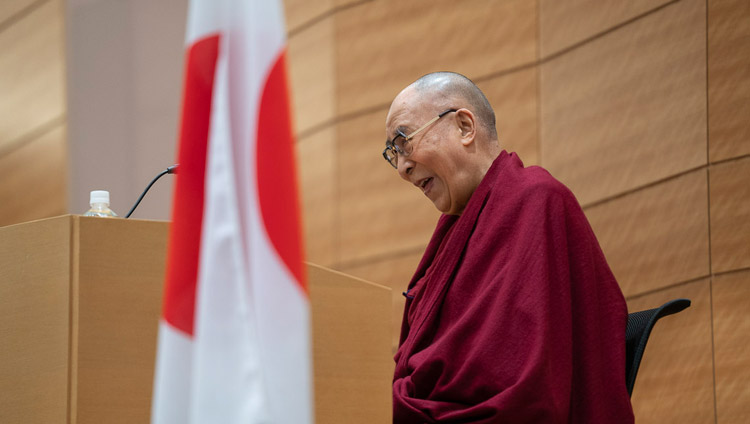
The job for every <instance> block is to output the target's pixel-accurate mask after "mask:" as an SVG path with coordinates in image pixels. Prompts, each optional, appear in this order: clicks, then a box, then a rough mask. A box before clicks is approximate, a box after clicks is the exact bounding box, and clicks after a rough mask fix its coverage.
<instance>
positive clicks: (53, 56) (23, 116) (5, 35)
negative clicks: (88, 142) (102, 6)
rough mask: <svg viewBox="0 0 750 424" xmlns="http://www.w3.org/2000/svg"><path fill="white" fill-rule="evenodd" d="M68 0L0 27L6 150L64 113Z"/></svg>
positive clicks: (0, 147) (1, 146) (1, 145)
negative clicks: (64, 51) (64, 54)
mask: <svg viewBox="0 0 750 424" xmlns="http://www.w3.org/2000/svg"><path fill="white" fill-rule="evenodd" d="M62 25H63V11H62V1H61V0H53V1H49V2H47V3H45V4H44V5H42V6H40V7H38V8H37V9H35V10H34V11H33V12H31V13H30V14H28V15H26V16H25V17H23V19H21V20H19V21H18V22H16V23H14V24H13V25H12V26H10V27H9V28H7V29H6V30H5V31H2V32H0V93H2V95H1V96H0V154H2V153H3V152H4V151H7V149H10V148H13V147H14V146H15V145H16V144H17V143H18V139H19V138H20V137H22V136H23V135H24V134H27V133H30V132H32V131H33V130H34V129H35V128H37V127H39V126H41V125H43V124H45V123H47V122H49V121H51V120H53V119H55V118H59V117H60V116H61V115H63V114H64V110H65V104H64V103H65V100H64V71H63V69H64V68H63V67H64V59H63V48H64V47H63V46H64V44H63V43H64V40H63V37H64V33H63V26H62Z"/></svg>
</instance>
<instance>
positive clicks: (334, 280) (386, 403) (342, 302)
mask: <svg viewBox="0 0 750 424" xmlns="http://www.w3.org/2000/svg"><path fill="white" fill-rule="evenodd" d="M307 272H308V274H309V276H310V282H311V284H310V303H311V317H312V334H313V364H314V379H313V381H314V384H315V421H316V422H318V423H342V424H343V423H373V424H375V423H378V424H385V423H390V422H391V420H392V414H391V401H392V400H391V399H392V397H391V381H392V379H393V368H394V365H395V364H394V363H393V360H392V359H391V355H390V349H389V343H388V342H389V340H390V325H389V322H388V320H389V318H390V316H389V313H390V308H389V306H390V297H391V294H390V293H389V292H390V290H388V289H387V288H386V287H383V286H379V285H377V284H372V283H368V282H366V281H361V280H358V279H355V278H352V277H351V276H348V275H345V274H342V273H339V272H336V271H332V270H328V269H324V268H321V267H318V266H315V265H311V264H308V267H307Z"/></svg>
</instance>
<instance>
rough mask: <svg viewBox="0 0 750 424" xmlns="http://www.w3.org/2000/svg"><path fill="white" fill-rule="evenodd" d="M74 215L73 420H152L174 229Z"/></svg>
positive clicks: (157, 224)
mask: <svg viewBox="0 0 750 424" xmlns="http://www.w3.org/2000/svg"><path fill="white" fill-rule="evenodd" d="M73 218H74V220H75V222H77V223H78V224H77V225H78V240H76V242H77V243H78V244H77V246H78V251H77V252H75V253H74V254H75V255H76V257H75V258H74V259H75V260H76V261H77V263H78V268H77V273H74V278H75V281H74V284H75V288H74V290H75V291H76V293H75V294H74V295H77V302H76V303H75V304H74V305H75V306H74V308H75V311H74V318H73V320H72V322H73V331H74V332H75V333H76V339H74V340H77V349H76V350H75V351H74V355H75V358H74V360H75V362H74V365H73V366H72V369H71V373H74V374H75V384H72V385H71V390H72V391H73V392H74V393H72V394H71V396H73V398H72V399H76V401H75V403H76V405H77V410H76V415H77V420H75V421H74V422H77V423H94V422H103V421H106V422H109V423H136V422H148V420H149V418H150V413H151V408H150V405H151V391H152V387H153V379H154V358H155V355H156V341H157V329H158V324H159V317H160V315H161V305H162V302H161V299H162V288H163V282H164V275H165V266H164V261H165V258H166V254H167V232H168V229H169V227H168V225H167V224H166V223H164V222H157V221H138V220H123V219H101V218H91V217H73ZM103 234H106V237H102V235H103Z"/></svg>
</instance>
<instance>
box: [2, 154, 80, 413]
mask: <svg viewBox="0 0 750 424" xmlns="http://www.w3.org/2000/svg"><path fill="white" fill-rule="evenodd" d="M0 169H3V167H2V166H0ZM70 225H71V224H70V219H69V218H68V217H59V218H53V219H49V220H44V221H41V222H36V223H30V224H24V225H14V226H10V227H5V228H0V281H2V284H0V340H1V342H0V376H1V377H0V393H2V395H0V422H2V423H4V424H12V423H18V424H22V423H66V422H68V358H69V357H68V352H69V331H70V328H69V313H70V306H69V293H70V290H69V289H70V282H69V276H70V255H69V251H70Z"/></svg>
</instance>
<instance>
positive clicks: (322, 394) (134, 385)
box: [0, 216, 393, 424]
mask: <svg viewBox="0 0 750 424" xmlns="http://www.w3.org/2000/svg"><path fill="white" fill-rule="evenodd" d="M167 232H168V223H165V222H153V221H140V220H124V219H105V218H88V217H80V216H61V217H57V218H50V219H45V220H40V221H35V222H29V223H25V224H19V225H12V226H8V227H4V228H0V423H3V424H6V423H45V424H46V423H70V424H80V423H105V422H106V423H147V422H149V417H150V408H151V391H152V385H153V374H154V358H155V354H156V338H157V328H158V319H159V315H160V310H161V294H162V286H163V281H164V260H165V256H166V249H167V247H166V240H167ZM308 272H309V282H310V294H311V303H312V320H313V360H314V377H315V397H316V402H315V408H316V419H317V422H318V423H339V422H340V423H351V422H357V423H386V422H390V416H391V385H390V383H391V376H392V370H393V365H392V359H391V357H390V355H391V353H390V333H389V331H390V322H389V320H390V312H389V311H390V293H389V289H387V288H385V287H381V286H378V285H376V284H371V283H367V282H364V281H361V280H357V279H355V278H352V277H349V276H346V275H344V274H341V273H337V272H334V271H331V270H327V269H324V268H321V267H318V266H315V265H309V267H308Z"/></svg>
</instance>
